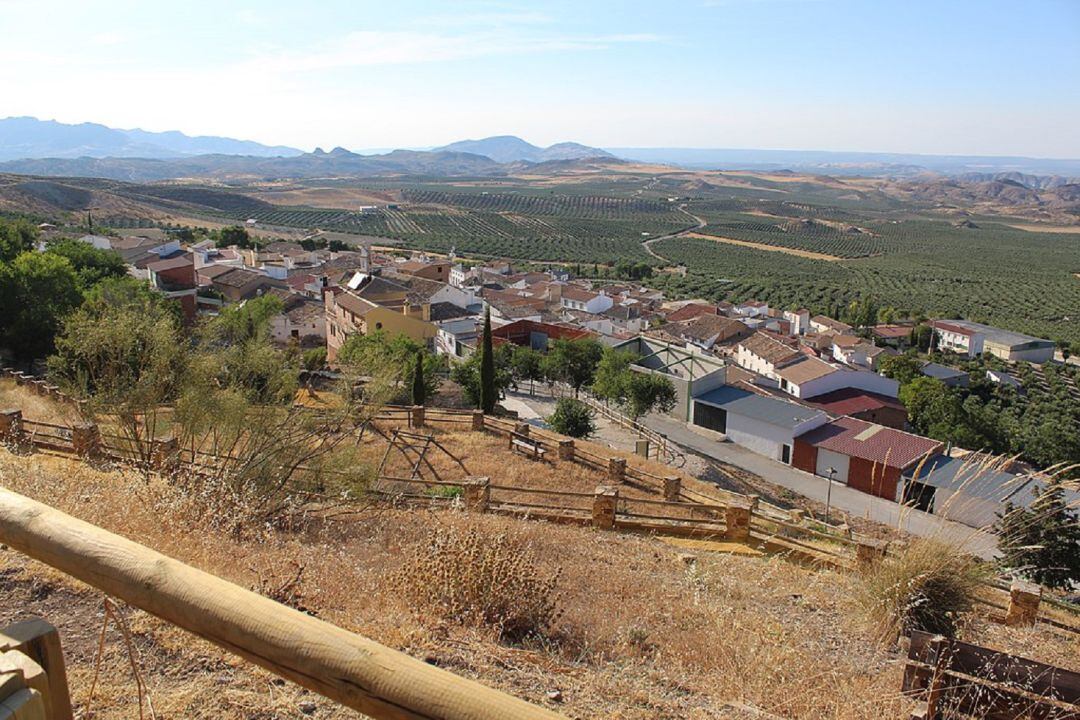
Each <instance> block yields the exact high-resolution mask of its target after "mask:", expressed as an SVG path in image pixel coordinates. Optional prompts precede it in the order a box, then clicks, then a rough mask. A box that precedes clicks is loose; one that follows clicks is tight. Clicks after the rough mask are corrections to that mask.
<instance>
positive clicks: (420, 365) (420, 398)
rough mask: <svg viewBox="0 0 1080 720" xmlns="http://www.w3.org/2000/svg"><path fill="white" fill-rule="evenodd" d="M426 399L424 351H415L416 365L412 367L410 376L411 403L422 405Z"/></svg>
mask: <svg viewBox="0 0 1080 720" xmlns="http://www.w3.org/2000/svg"><path fill="white" fill-rule="evenodd" d="M426 399H427V388H426V387H425V386H424V351H423V350H417V351H416V366H415V367H413V376H412V404H413V405H423V404H424V400H426Z"/></svg>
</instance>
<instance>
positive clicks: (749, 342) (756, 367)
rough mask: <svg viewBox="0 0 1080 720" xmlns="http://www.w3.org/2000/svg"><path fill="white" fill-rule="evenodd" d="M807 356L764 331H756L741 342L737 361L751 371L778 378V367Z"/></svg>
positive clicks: (737, 351) (774, 378) (737, 350)
mask: <svg viewBox="0 0 1080 720" xmlns="http://www.w3.org/2000/svg"><path fill="white" fill-rule="evenodd" d="M803 357H805V355H803V353H802V352H800V351H799V350H798V348H795V347H792V346H791V345H788V344H787V343H784V342H781V341H780V340H778V339H777V338H774V337H773V336H771V335H768V334H766V333H763V332H756V333H754V334H753V335H751V336H750V337H748V338H746V339H745V340H743V341H742V342H740V343H739V346H738V348H737V349H736V352H735V362H736V363H737V364H738V365H739V367H742V368H745V369H747V370H749V371H750V372H754V373H757V374H758V375H764V376H765V377H767V378H771V379H773V380H776V379H777V376H776V368H777V367H780V366H783V365H785V364H788V363H792V362H795V361H796V360H798V359H800V358H803Z"/></svg>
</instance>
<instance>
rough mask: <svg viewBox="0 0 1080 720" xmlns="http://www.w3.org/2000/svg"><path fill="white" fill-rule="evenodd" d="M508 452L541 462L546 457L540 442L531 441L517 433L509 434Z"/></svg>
mask: <svg viewBox="0 0 1080 720" xmlns="http://www.w3.org/2000/svg"><path fill="white" fill-rule="evenodd" d="M510 450H511V451H513V452H516V453H521V454H522V455H525V456H527V457H530V458H532V459H533V460H543V459H544V456H545V455H547V450H545V449H544V446H543V445H541V444H540V441H538V440H533V439H532V438H531V437H529V436H528V435H522V434H521V433H519V432H512V433H510Z"/></svg>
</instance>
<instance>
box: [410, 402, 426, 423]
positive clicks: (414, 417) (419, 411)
mask: <svg viewBox="0 0 1080 720" xmlns="http://www.w3.org/2000/svg"><path fill="white" fill-rule="evenodd" d="M409 426H410V427H414V428H422V427H424V406H423V405H413V406H412V407H411V408H409Z"/></svg>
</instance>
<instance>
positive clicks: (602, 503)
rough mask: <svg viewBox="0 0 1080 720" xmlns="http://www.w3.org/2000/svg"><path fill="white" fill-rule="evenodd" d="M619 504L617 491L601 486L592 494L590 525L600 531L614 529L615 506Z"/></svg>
mask: <svg viewBox="0 0 1080 720" xmlns="http://www.w3.org/2000/svg"><path fill="white" fill-rule="evenodd" d="M618 503H619V489H618V488H613V487H607V486H604V485H601V486H600V487H598V488H596V492H595V493H594V494H593V505H592V524H593V527H595V528H599V529H601V530H614V529H615V506H616V505H617V504H618Z"/></svg>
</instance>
